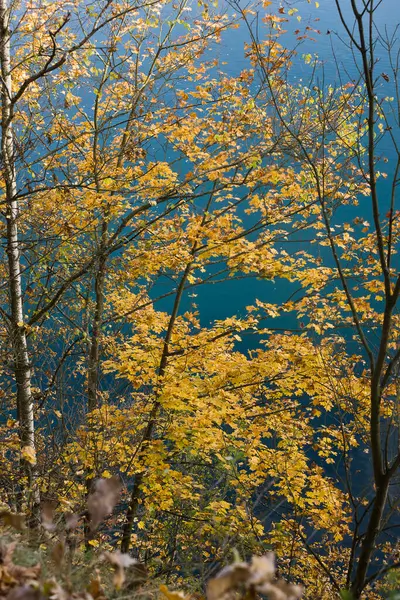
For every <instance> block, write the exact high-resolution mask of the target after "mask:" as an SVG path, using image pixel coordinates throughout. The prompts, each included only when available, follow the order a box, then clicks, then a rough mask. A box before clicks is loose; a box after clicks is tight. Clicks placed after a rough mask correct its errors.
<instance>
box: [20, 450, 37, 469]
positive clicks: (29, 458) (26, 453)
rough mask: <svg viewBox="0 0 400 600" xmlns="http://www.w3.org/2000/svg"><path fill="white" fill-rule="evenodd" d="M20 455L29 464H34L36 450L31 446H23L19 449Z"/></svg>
mask: <svg viewBox="0 0 400 600" xmlns="http://www.w3.org/2000/svg"><path fill="white" fill-rule="evenodd" d="M21 456H22V458H23V459H24V460H26V462H28V463H30V464H31V465H36V452H35V449H34V448H32V446H24V447H23V448H22V450H21Z"/></svg>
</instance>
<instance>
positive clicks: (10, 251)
mask: <svg viewBox="0 0 400 600" xmlns="http://www.w3.org/2000/svg"><path fill="white" fill-rule="evenodd" d="M0 63H1V77H2V79H1V109H2V118H1V152H2V157H1V158H2V164H1V169H2V179H3V182H4V186H5V205H6V214H5V219H6V230H7V261H8V284H9V302H10V334H11V348H12V355H13V357H12V360H13V365H12V368H13V372H14V378H15V384H16V393H17V417H18V421H19V428H20V434H19V435H20V443H21V448H26V447H29V449H31V450H29V451H28V453H29V454H30V455H31V456H32V459H31V462H28V461H27V460H24V458H22V459H21V470H22V472H23V476H24V478H25V480H26V488H25V489H24V494H23V495H24V496H25V500H26V501H27V502H28V506H29V508H30V510H31V513H32V516H33V517H34V518H35V517H37V512H38V503H39V494H38V488H37V484H36V467H35V465H34V464H32V463H33V462H34V457H35V424H34V414H33V401H32V391H31V375H32V374H31V364H30V359H29V353H28V346H27V339H26V330H25V326H24V307H23V298H22V278H21V257H20V254H21V253H20V241H19V234H18V213H19V209H18V200H17V174H16V168H15V155H14V140H13V123H12V121H13V111H14V106H13V102H12V81H11V61H10V29H9V7H8V6H7V0H0ZM21 500H22V496H21V499H20V501H21Z"/></svg>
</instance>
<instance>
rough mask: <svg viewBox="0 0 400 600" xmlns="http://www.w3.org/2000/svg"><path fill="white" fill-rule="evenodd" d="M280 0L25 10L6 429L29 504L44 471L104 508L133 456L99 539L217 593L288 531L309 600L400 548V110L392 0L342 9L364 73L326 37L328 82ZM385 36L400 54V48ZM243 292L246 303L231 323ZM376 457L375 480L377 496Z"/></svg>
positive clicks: (291, 559) (351, 580)
mask: <svg viewBox="0 0 400 600" xmlns="http://www.w3.org/2000/svg"><path fill="white" fill-rule="evenodd" d="M270 4H271V3H270V2H268V1H267V2H265V3H264V7H262V8H258V9H257V7H253V8H251V7H246V8H245V9H243V8H242V7H241V6H240V5H239V4H237V5H234V10H235V11H236V14H233V12H232V10H230V9H229V10H227V11H226V12H223V11H221V12H219V13H218V12H217V11H215V10H214V9H213V7H212V6H210V5H208V4H203V5H202V6H201V7H200V8H199V7H197V6H191V5H189V4H188V3H187V2H181V3H177V4H173V5H170V4H169V3H167V2H159V1H157V2H147V3H143V4H140V5H139V4H133V3H131V2H126V3H120V2H118V3H117V2H110V1H109V2H107V3H100V2H97V0H96V2H95V3H94V4H93V5H90V6H87V5H86V4H84V3H83V4H79V3H77V4H73V5H72V6H69V7H68V11H69V13H67V7H66V13H65V15H64V16H63V15H62V14H61V13H60V11H59V9H58V8H57V10H56V9H55V7H54V6H53V5H52V3H50V9H51V10H49V5H47V4H45V3H37V4H36V3H35V4H32V5H31V4H29V5H27V7H26V12H24V13H23V14H22V15H21V14H20V12H19V9H17V8H15V12H14V13H12V15H13V17H12V18H14V22H15V25H13V28H12V29H13V36H14V42H13V38H12V37H11V38H9V36H2V54H1V56H0V61H1V62H2V68H3V76H2V77H3V81H2V85H3V95H2V101H3V130H2V131H3V137H2V143H3V157H4V156H6V159H4V158H3V162H4V166H3V190H4V192H3V196H4V202H5V203H6V205H7V203H8V206H9V207H11V208H12V210H11V208H10V210H9V212H7V213H6V214H5V219H6V221H7V222H9V223H10V227H9V230H10V232H11V231H13V232H14V233H13V234H12V235H11V233H10V234H8V233H7V234H6V235H7V240H8V248H10V249H11V250H13V252H11V251H10V252H9V253H8V257H9V261H10V260H11V259H12V261H11V263H12V265H14V266H13V267H12V268H11V267H8V270H7V269H6V265H7V261H6V260H5V259H6V257H5V256H4V257H3V265H2V271H3V272H4V273H5V272H7V273H8V281H9V284H10V294H9V296H6V295H5V294H4V292H3V297H2V300H3V304H2V309H1V310H2V314H3V317H4V320H3V327H4V329H3V338H4V340H5V343H4V349H3V356H4V361H3V362H4V375H3V377H4V398H6V399H8V396H9V395H10V394H12V393H14V391H15V390H16V392H17V406H18V407H19V408H18V415H17V419H15V415H14V413H13V411H10V415H9V417H10V418H9V420H8V421H7V423H6V424H5V426H4V427H2V436H3V437H4V440H5V444H4V448H5V449H4V458H5V460H7V461H8V464H9V465H10V466H12V465H15V464H16V461H18V460H19V457H20V456H21V455H22V458H23V459H25V461H24V462H23V468H24V472H23V475H22V477H21V476H20V475H19V474H18V475H17V476H16V477H15V476H13V475H11V477H10V478H9V479H5V481H4V485H3V488H4V499H5V500H7V501H8V502H10V504H11V501H12V496H13V493H14V490H15V489H16V488H17V489H18V490H19V491H20V490H25V491H26V492H28V493H29V490H33V491H34V492H35V500H34V502H31V500H30V499H29V496H28V498H26V497H25V498H22V494H20V501H19V504H20V507H21V508H24V509H27V510H28V511H31V512H32V513H33V515H34V516H37V508H36V506H37V501H38V498H37V496H38V490H40V493H41V496H42V499H46V500H52V501H54V502H56V504H57V506H58V510H60V511H61V510H62V506H65V505H68V507H69V508H70V509H71V510H73V511H75V512H77V513H78V514H80V515H83V514H84V513H85V505H86V500H87V496H88V494H90V493H91V489H92V484H93V483H95V482H96V480H97V479H98V478H110V477H111V476H112V475H118V476H119V477H120V478H121V479H122V481H123V484H124V493H123V499H122V502H121V504H120V505H119V507H118V508H117V509H116V512H115V518H113V519H111V520H110V521H109V522H108V526H107V525H106V526H105V527H104V528H103V529H101V530H100V531H96V530H94V528H93V524H92V526H90V524H89V522H88V520H87V519H86V527H85V534H84V536H82V539H83V541H85V542H86V545H87V546H92V547H93V548H96V547H98V546H100V545H110V544H111V545H112V544H114V545H115V544H120V547H121V550H122V551H124V552H127V551H133V552H136V553H137V555H138V557H139V558H140V559H142V560H144V561H145V562H147V563H148V565H149V568H150V569H153V571H154V572H155V573H157V574H159V575H162V576H163V577H166V578H167V579H171V578H177V577H179V576H180V575H181V574H182V573H187V574H188V575H191V576H193V565H194V564H195V565H196V569H197V572H198V573H200V574H201V577H198V578H197V579H198V581H197V585H199V584H200V585H201V580H202V578H203V580H205V579H206V578H207V576H209V575H210V573H211V572H212V571H213V570H215V569H216V568H218V563H219V562H221V561H223V560H224V559H225V557H226V554H227V553H228V552H229V550H230V548H231V547H232V546H233V545H234V546H236V547H237V548H238V549H239V551H240V552H241V553H242V554H243V555H247V554H250V553H253V552H258V551H264V550H265V548H266V546H273V548H274V549H275V550H276V552H277V555H278V557H279V567H280V569H281V570H284V571H285V572H286V573H289V575H290V577H291V578H292V577H294V578H295V579H298V580H300V581H302V582H304V583H305V585H306V588H307V594H308V596H309V597H310V598H314V597H315V598H317V597H318V598H332V597H335V596H338V595H339V593H340V591H341V590H349V589H351V593H352V594H353V596H354V598H359V597H360V596H361V595H362V594H363V593H364V594H368V598H374V597H376V598H378V597H379V593H380V592H379V590H380V589H383V588H384V585H385V581H384V578H383V582H382V583H381V584H380V585H381V588H379V585H378V584H376V580H378V579H379V578H380V577H381V575H383V576H384V575H385V574H386V573H387V572H388V571H389V570H390V569H391V567H392V564H391V562H390V561H392V562H394V563H396V562H397V559H396V556H397V555H396V553H397V545H396V542H393V543H388V541H387V540H386V539H385V532H386V531H387V530H388V528H389V527H390V526H391V525H393V524H395V523H396V521H395V519H396V512H397V502H396V499H395V497H394V496H393V495H392V493H391V492H390V491H389V490H390V487H389V486H390V485H391V483H392V482H393V481H394V478H395V476H396V473H397V469H398V466H399V464H400V459H399V458H398V450H397V435H398V434H397V406H398V389H397V388H398V369H397V367H398V359H399V357H400V355H399V352H398V316H397V313H396V302H397V298H398V294H399V291H400V283H399V281H400V280H399V279H398V275H397V273H396V270H395V269H396V266H395V259H396V255H395V246H396V242H397V239H398V235H399V232H398V218H397V217H398V215H397V213H396V210H395V199H396V185H397V172H398V167H397V166H395V169H394V173H393V185H392V194H391V199H390V202H389V204H388V206H387V207H386V206H385V208H384V209H383V210H382V208H381V206H383V205H384V202H383V201H381V200H380V199H379V193H380V189H379V181H378V182H377V180H378V179H379V176H378V172H377V171H378V170H381V166H380V165H378V163H379V160H380V150H379V144H380V143H381V139H380V137H379V136H386V137H387V136H388V137H389V138H390V139H392V141H393V143H394V144H396V138H395V135H394V133H393V130H394V126H397V127H398V121H396V120H393V119H396V118H397V117H396V116H395V117H392V116H389V115H388V112H387V111H386V109H385V106H386V104H387V106H390V101H388V100H385V101H381V98H380V96H379V94H380V88H379V85H380V83H382V81H384V82H386V78H389V75H387V74H385V77H383V78H382V79H376V77H375V76H374V69H375V58H374V51H375V50H374V48H375V46H376V41H375V40H374V39H373V38H371V39H369V41H368V40H366V39H365V33H364V32H365V31H368V32H370V31H372V32H373V20H374V14H375V8H374V5H373V3H372V2H366V4H365V5H364V8H363V10H362V12H361V11H359V10H358V9H357V6H356V5H355V4H353V14H354V18H355V22H356V26H357V27H356V29H355V30H354V31H356V32H358V33H353V28H352V26H351V25H350V24H347V21H345V19H344V17H343V15H342V13H341V12H340V15H341V18H343V20H344V23H345V27H347V34H348V35H349V42H350V44H351V45H352V47H353V49H354V52H355V53H356V55H357V52H359V53H360V54H359V56H360V57H361V63H360V79H359V80H357V81H355V82H353V81H352V82H348V81H347V80H340V81H339V83H338V84H336V85H334V84H333V83H332V84H330V83H329V84H328V85H327V86H324V85H322V84H319V80H318V79H317V73H318V68H319V66H318V62H315V61H314V60H313V57H312V56H309V55H307V56H306V57H305V62H306V64H308V65H309V68H310V72H311V73H312V75H311V79H310V82H309V84H308V85H307V86H304V84H301V83H299V84H296V83H294V82H293V80H292V79H291V76H290V73H291V69H293V68H295V67H296V61H297V60H299V59H298V58H297V57H298V52H296V51H295V50H292V49H288V48H287V47H286V46H285V37H284V31H283V26H284V25H285V24H286V23H287V19H289V20H290V19H293V18H294V19H295V18H296V13H295V9H294V8H293V7H291V8H289V7H286V8H285V7H284V6H283V7H281V8H280V10H279V11H278V12H277V14H275V13H274V12H273V10H272V9H271V7H270ZM3 8H4V10H3V13H2V15H3V16H2V19H3V21H2V22H3V23H5V21H6V20H7V19H8V18H9V17H8V13H7V10H6V7H3ZM190 8H192V14H191V13H190V11H189V10H188V9H190ZM338 9H339V10H340V9H341V6H340V2H338ZM256 10H260V11H262V18H263V26H262V27H263V29H262V30H260V33H259V35H256V33H255V30H253V22H252V19H253V17H254V16H256ZM285 11H286V12H285ZM366 23H368V24H367V25H366ZM289 25H290V23H289ZM238 26H239V27H242V28H243V27H247V30H248V32H249V33H248V42H247V44H246V47H245V57H244V59H245V61H246V66H245V67H244V68H243V69H241V71H240V72H238V73H232V72H230V71H229V66H228V68H226V69H225V68H224V65H223V64H221V63H220V62H219V61H218V60H217V59H216V54H217V50H216V48H217V44H218V42H219V41H220V40H221V39H222V40H224V32H225V31H228V30H229V29H234V28H236V27H238ZM5 29H6V28H5ZM315 33H316V32H315V31H314V32H311V33H310V27H308V28H306V29H305V32H304V34H303V32H300V31H299V32H298V33H297V34H296V35H297V37H298V38H299V39H298V42H299V43H301V41H302V39H304V36H309V35H312V34H315ZM371 35H373V33H372V34H371ZM356 36H357V37H356ZM378 40H380V43H386V45H387V49H388V50H389V51H390V53H391V55H392V56H393V48H394V43H395V41H394V39H393V40H392V39H388V40H386V42H384V38H383V37H379V38H378ZM10 48H11V49H12V50H13V52H12V54H13V63H12V66H11V67H10V66H9V62H7V61H9V58H8V56H9V54H10ZM49 48H50V50H49ZM296 50H297V49H296ZM11 75H12V78H13V86H11V82H10V76H11ZM393 77H394V79H395V81H397V71H396V65H395V63H394V62H393ZM11 87H12V88H13V89H11ZM7 90H8V91H7ZM16 90H17V91H16ZM12 94H14V95H12ZM376 96H377V97H378V100H376ZM10 103H11V104H10ZM10 106H11V107H15V108H13V111H14V112H12V113H10V112H8V113H7V110H8V111H10ZM7 114H8V115H9V116H8V117H7ZM11 114H12V118H10V115H11ZM365 119H366V120H365ZM375 130H376V131H377V132H379V133H378V136H376V135H375ZM395 150H396V157H398V156H399V155H398V153H397V146H396V145H395ZM5 152H8V154H5ZM7 157H8V158H7ZM399 164H400V163H399V159H398V158H397V165H399ZM381 177H382V179H383V177H384V176H383V175H381ZM367 199H368V200H369V199H370V201H371V206H372V211H371V215H372V222H373V226H372V228H371V226H370V225H369V223H368V222H367V221H368V219H369V217H367V216H366V213H364V212H363V211H364V207H363V205H362V204H361V203H363V202H366V201H367ZM359 205H360V206H361V207H360V209H357V210H360V211H361V214H356V215H352V219H351V221H350V222H349V220H348V214H350V212H347V211H351V210H352V208H351V207H355V206H359ZM12 211H14V212H12ZM381 212H383V213H385V212H387V216H386V218H382V217H381V216H380V213H381ZM353 217H354V218H353ZM11 225H12V227H11ZM17 226H18V227H17ZM9 230H8V229H7V232H8V231H9ZM10 236H11V237H10ZM12 236H14V237H12ZM10 257H11V258H10ZM11 263H10V262H8V264H11ZM13 269H14V270H13ZM13 273H14V274H13ZM17 274H18V277H17ZM254 280H258V283H256V284H252V285H254V288H252V287H251V286H250V285H248V282H250V281H254ZM18 286H19V287H18ZM274 286H276V287H278V288H279V289H280V290H281V293H280V296H279V297H278V299H277V296H276V293H277V292H276V291H275V289H274ZM227 289H231V290H233V294H237V295H238V296H239V295H240V296H242V295H243V298H244V302H243V305H241V306H240V308H239V309H238V310H237V311H236V310H234V309H233V308H232V307H231V306H226V307H224V308H225V310H224V313H223V315H222V316H221V315H218V314H217V313H216V311H214V310H213V311H212V313H211V314H210V312H209V310H208V307H209V306H210V305H211V306H212V305H214V306H215V308H218V307H217V303H218V302H220V296H219V294H221V293H223V291H224V290H227ZM253 290H254V292H253ZM371 294H377V296H372V297H371ZM282 297H284V299H282ZM9 298H10V299H11V300H12V302H11V304H9ZM13 303H14V304H15V306H16V308H13V306H14V304H13ZM213 303H214V304H213ZM380 303H382V305H381V304H380ZM9 306H11V310H10V308H9ZM382 306H383V309H382ZM17 309H18V310H17ZM18 311H20V312H18ZM21 311H22V312H21ZM8 313H9V314H8ZM20 313H21V314H20ZM21 315H22V318H20V316H21ZM12 332H14V333H12ZM17 334H18V335H17ZM18 336H19V337H18ZM376 340H378V342H377V341H376ZM10 348H11V349H12V353H13V356H14V357H15V356H17V357H18V361H19V362H18V361H17V360H14V362H11V364H10V361H9V359H8V358H7V357H8V355H9V354H10ZM33 357H34V358H33ZM24 361H25V362H24ZM18 365H19V366H18ZM24 365H25V366H24ZM17 366H18V368H17ZM22 367H24V368H22ZM21 373H23V374H24V379H22V375H21ZM18 377H20V379H18ZM7 383H9V385H10V387H9V388H7V387H6V386H7ZM8 390H11V392H10V391H8ZM27 390H28V391H27ZM28 392H29V393H28ZM22 393H24V394H25V396H24V397H22V395H21V394H22ZM18 394H19V395H18ZM23 411H25V412H23ZM28 413H29V414H28ZM24 415H25V416H24ZM33 416H35V419H36V422H37V424H38V425H37V429H36V432H35V431H34V426H33ZM28 417H29V419H30V420H29V419H28ZM18 421H19V439H17V438H16V435H15V433H16V429H15V427H16V426H18ZM28 421H29V423H28ZM27 424H29V427H30V429H29V431H30V432H31V433H30V436H31V437H30V438H29V440H28V441H29V443H28V442H27V441H26V440H27V439H28V438H26V437H24V435H25V434H24V432H25V431H28V427H27ZM34 434H36V439H34ZM369 452H371V456H372V472H371V474H372V475H373V480H374V484H370V483H369V482H368V484H366V486H365V489H361V488H362V487H363V486H361V484H360V476H359V475H358V473H357V471H358V470H359V465H358V464H357V462H360V461H361V460H362V459H366V458H367V457H366V456H365V453H369ZM35 455H37V465H35V464H33V463H35ZM362 464H363V465H364V464H365V462H363V463H362ZM10 472H11V470H10ZM10 499H11V501H10ZM86 516H87V513H86ZM375 550H376V551H377V555H378V556H379V560H380V563H379V564H378V566H377V567H376V569H375V567H374V562H373V552H374V551H375ZM154 558H158V559H159V562H157V561H156V560H154ZM160 565H161V566H160Z"/></svg>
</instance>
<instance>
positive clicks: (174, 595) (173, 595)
mask: <svg viewBox="0 0 400 600" xmlns="http://www.w3.org/2000/svg"><path fill="white" fill-rule="evenodd" d="M160 592H161V593H162V594H164V596H166V598H168V600H183V599H184V598H186V596H185V594H183V593H182V592H171V591H170V590H169V589H168V588H167V586H166V585H160Z"/></svg>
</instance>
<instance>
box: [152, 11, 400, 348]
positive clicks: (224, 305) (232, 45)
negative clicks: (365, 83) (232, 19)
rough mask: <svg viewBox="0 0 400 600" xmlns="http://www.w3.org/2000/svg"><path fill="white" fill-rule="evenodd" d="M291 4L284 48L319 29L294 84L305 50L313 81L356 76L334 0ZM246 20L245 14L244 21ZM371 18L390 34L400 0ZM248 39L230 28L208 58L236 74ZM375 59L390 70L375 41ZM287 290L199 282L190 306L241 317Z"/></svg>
mask: <svg viewBox="0 0 400 600" xmlns="http://www.w3.org/2000/svg"><path fill="white" fill-rule="evenodd" d="M244 5H245V4H244V3H241V6H244ZM246 5H247V3H246ZM291 5H292V6H295V7H296V8H297V9H298V13H296V16H292V17H289V22H288V23H284V24H283V27H284V29H286V30H287V32H286V33H285V34H284V35H283V36H282V38H281V43H282V44H283V45H284V46H286V47H287V48H289V49H291V48H294V47H295V45H296V38H297V35H296V34H295V33H294V32H295V30H296V29H299V30H300V32H301V33H302V32H303V30H304V29H305V27H306V26H309V27H312V28H313V29H318V30H319V31H320V33H319V34H313V33H311V34H310V35H312V36H313V37H314V38H315V41H312V40H310V39H307V40H305V41H304V42H303V43H302V45H301V46H300V48H299V49H298V58H297V59H296V60H295V63H294V66H293V70H292V73H291V77H292V81H293V83H296V82H298V83H299V84H302V85H306V84H307V81H309V78H310V76H311V72H312V68H311V66H307V65H306V64H305V63H304V60H303V59H302V58H301V56H302V55H303V54H309V53H310V54H312V55H314V54H317V55H318V58H319V60H320V61H321V62H322V65H323V66H322V67H321V69H320V72H319V74H318V78H319V82H321V81H322V76H323V77H324V82H325V85H328V84H334V83H339V76H338V67H339V70H340V77H341V78H342V81H343V82H346V81H351V79H356V78H357V75H358V72H357V65H356V64H355V63H354V59H353V56H352V54H351V52H350V50H349V48H348V47H346V45H345V44H344V43H343V41H341V39H342V40H344V41H346V39H347V38H346V35H347V34H346V32H345V30H344V27H343V25H342V23H341V21H340V17H339V14H338V11H337V8H336V3H335V0H320V1H319V8H316V6H315V1H314V0H312V2H310V3H308V2H307V0H299V1H297V2H294V3H291ZM341 5H342V10H343V14H344V16H345V17H348V18H349V22H350V23H353V19H351V14H352V13H351V5H350V0H341ZM280 6H281V2H279V1H278V0H274V2H273V4H272V5H271V6H270V7H269V9H268V10H269V12H276V10H277V8H279V7H280ZM286 10H287V7H286ZM297 16H299V17H301V20H300V21H299V20H298V19H297ZM251 18H252V17H249V19H251ZM375 19H376V27H377V29H378V30H380V31H381V32H385V31H386V32H387V33H388V34H389V35H390V34H393V33H394V31H395V28H396V27H397V26H398V24H399V22H400V1H399V0H382V3H381V4H380V6H379V7H378V9H377V11H376V15H375ZM253 24H255V22H253ZM259 31H260V38H262V25H260V29H259ZM248 42H249V32H248V30H247V28H246V27H245V26H241V27H240V28H239V29H236V30H231V31H229V32H227V33H226V34H225V35H224V36H223V38H222V42H221V43H220V44H219V45H217V46H214V47H213V49H212V56H213V57H217V58H219V60H220V61H221V62H225V63H226V65H225V66H224V67H223V68H224V69H226V70H227V72H228V73H229V74H231V75H232V76H234V75H238V74H239V73H240V72H241V70H242V69H244V68H248V62H247V61H246V59H245V58H244V45H245V44H246V43H248ZM334 55H335V57H336V61H335V59H334ZM376 57H377V59H379V63H378V65H377V67H376V69H377V73H380V72H383V73H390V65H389V58H388V55H387V53H386V52H384V49H383V48H382V46H380V45H378V46H377V47H376ZM393 93H394V90H393V84H392V83H390V82H389V83H386V82H385V81H384V79H383V78H382V95H388V96H389V95H393ZM397 137H398V132H397ZM399 142H400V139H399ZM381 150H382V152H384V153H385V155H386V158H387V159H388V163H387V164H386V165H385V170H386V171H387V172H390V167H391V162H393V159H394V154H393V150H392V148H391V146H390V145H389V144H386V143H384V144H383V145H382V148H381ZM379 186H380V193H381V198H382V203H383V204H384V203H385V196H386V197H388V194H387V192H388V191H389V186H390V182H389V178H388V180H386V182H385V180H381V181H380V182H379ZM345 211H346V214H343V212H342V214H341V218H342V219H343V218H344V219H345V220H349V221H350V220H351V219H354V217H356V216H358V217H361V218H362V219H367V220H368V219H370V218H371V208H370V203H369V201H368V198H365V197H364V198H362V202H360V205H359V206H357V207H354V206H350V207H346V208H345ZM292 249H293V246H292ZM292 291H293V288H292V286H291V285H290V283H289V282H286V281H276V282H271V281H265V280H257V279H256V278H252V279H245V280H239V281H235V280H232V281H227V282H224V283H222V284H216V285H211V286H200V287H199V288H197V289H196V290H195V292H196V294H197V297H196V304H197V305H198V307H199V311H200V314H201V318H202V323H203V325H206V324H207V323H210V322H212V321H214V320H215V319H223V318H226V317H228V316H230V315H232V314H237V315H239V316H240V315H243V314H244V307H245V306H248V305H251V304H253V303H254V301H255V299H256V298H258V299H260V300H262V301H265V302H278V303H280V302H283V301H285V300H287V299H288V297H289V296H290V294H291V293H292ZM188 306H189V300H188V299H187V300H186V302H185V306H184V307H183V308H184V309H185V310H186V309H187V308H188ZM157 307H158V308H160V309H164V308H165V309H168V308H169V307H170V301H168V300H167V301H161V302H159V303H157ZM274 326H277V322H276V321H274ZM296 326H297V324H296V322H295V320H294V319H293V318H292V319H290V317H289V318H288V317H285V327H288V328H292V327H296ZM254 345H256V341H255V340H254V339H250V338H245V339H244V341H243V345H242V348H241V349H242V350H245V349H249V348H252V347H254Z"/></svg>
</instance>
